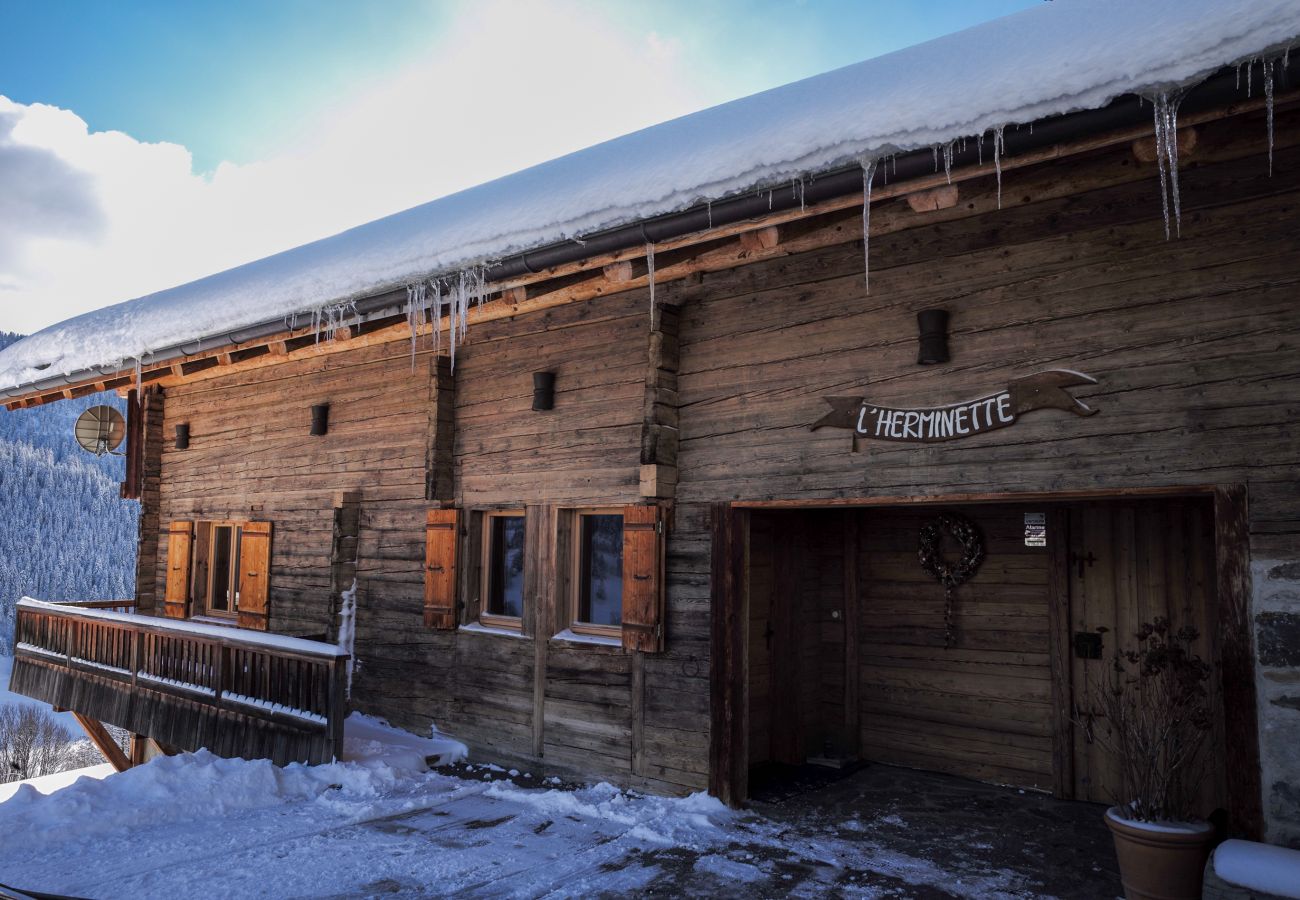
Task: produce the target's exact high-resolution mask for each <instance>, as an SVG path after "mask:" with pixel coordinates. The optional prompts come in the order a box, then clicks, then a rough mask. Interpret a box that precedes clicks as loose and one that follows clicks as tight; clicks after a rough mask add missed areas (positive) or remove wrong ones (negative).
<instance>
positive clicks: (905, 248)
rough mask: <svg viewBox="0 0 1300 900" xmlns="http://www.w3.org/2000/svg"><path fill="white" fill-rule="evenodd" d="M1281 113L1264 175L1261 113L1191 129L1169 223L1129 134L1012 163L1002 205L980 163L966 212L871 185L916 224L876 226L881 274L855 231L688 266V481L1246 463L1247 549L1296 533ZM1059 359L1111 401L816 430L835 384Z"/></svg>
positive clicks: (1204, 468)
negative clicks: (878, 434) (941, 430)
mask: <svg viewBox="0 0 1300 900" xmlns="http://www.w3.org/2000/svg"><path fill="white" fill-rule="evenodd" d="M1278 123H1279V124H1278V135H1279V140H1278V146H1277V150H1276V152H1275V158H1274V174H1273V176H1272V177H1271V178H1270V177H1269V174H1268V162H1267V159H1266V157H1265V156H1264V155H1263V152H1262V151H1263V141H1264V136H1265V128H1264V124H1263V122H1262V121H1261V120H1259V119H1257V118H1255V117H1242V118H1241V119H1236V120H1232V121H1229V122H1221V123H1216V124H1213V125H1210V126H1206V127H1204V128H1203V129H1202V134H1201V138H1200V143H1199V144H1198V148H1199V149H1198V151H1197V153H1196V154H1195V156H1194V158H1193V159H1191V160H1188V161H1186V162H1185V168H1184V169H1183V171H1182V173H1181V190H1182V200H1183V218H1182V237H1181V238H1179V239H1176V240H1166V239H1165V236H1164V230H1163V226H1162V220H1161V208H1160V198H1159V185H1158V177H1157V174H1156V171H1155V169H1154V167H1151V166H1144V165H1141V164H1139V163H1137V162H1136V161H1135V158H1134V156H1133V154H1132V153H1131V151H1130V150H1129V149H1128V148H1126V147H1120V148H1115V149H1112V150H1108V151H1100V152H1097V153H1093V154H1089V155H1087V156H1086V157H1080V158H1073V159H1069V160H1062V161H1058V162H1055V163H1052V164H1050V165H1045V166H1040V167H1035V168H1032V169H1026V170H1021V171H1017V172H1015V173H1013V174H1011V175H1009V176H1008V178H1006V179H1004V182H1003V189H1004V193H1005V194H1006V195H1007V197H1008V198H1014V201H1012V200H1011V199H1009V200H1008V204H1007V208H1004V209H1003V210H1001V211H996V210H994V209H993V199H992V196H993V192H994V191H995V190H996V188H995V185H994V184H993V182H992V180H991V179H988V180H986V181H974V182H970V183H964V184H963V185H962V187H961V190H962V201H963V202H962V203H960V204H958V207H956V208H954V209H953V210H948V211H941V212H936V213H914V212H911V211H910V209H908V208H907V207H906V205H905V203H904V201H902V200H898V201H890V202H887V203H885V204H882V206H881V208H880V209H879V210H878V211H879V213H880V215H877V214H876V213H877V211H873V214H872V222H873V227H874V226H875V223H876V222H877V221H878V220H881V221H883V219H884V217H885V216H890V217H892V218H893V219H895V220H896V219H899V218H902V217H911V221H914V222H915V226H914V227H911V228H907V229H906V230H899V231H894V232H892V233H888V234H879V235H876V236H875V237H873V239H872V241H871V289H870V292H869V293H868V292H867V291H866V290H865V289H864V286H863V261H862V253H861V249H862V248H861V246H860V245H853V244H845V245H841V246H835V247H830V248H827V249H824V250H818V251H813V252H808V253H805V254H801V255H798V256H792V257H789V258H785V259H781V260H774V261H768V262H763V263H758V264H754V265H752V266H747V267H743V268H739V269H733V270H729V271H725V272H717V273H709V274H706V275H704V276H703V278H702V279H700V281H699V283H698V284H688V285H684V286H682V287H681V288H680V291H681V292H682V293H683V294H685V295H686V297H685V305H684V306H683V307H682V317H683V320H682V327H681V368H680V372H679V378H678V391H679V395H680V399H681V404H682V415H681V436H680V446H679V466H680V471H681V476H680V479H681V480H680V483H679V485H678V491H677V497H678V501H679V502H680V503H682V504H688V503H696V502H699V503H705V502H708V501H710V500H719V499H744V500H765V499H778V498H781V499H807V500H811V499H818V498H839V497H870V496H897V495H904V496H912V495H919V496H926V495H929V496H936V495H942V494H945V493H951V492H1003V491H1005V492H1016V491H1031V490H1034V491H1055V490H1095V489H1105V488H1111V489H1114V488H1128V487H1150V486H1152V485H1179V484H1183V485H1196V484H1204V483H1207V482H1211V483H1249V484H1250V495H1251V496H1250V517H1251V522H1250V528H1251V544H1252V550H1253V552H1254V553H1255V554H1256V555H1258V556H1262V557H1265V558H1277V557H1283V556H1287V555H1288V554H1289V553H1290V552H1291V550H1292V548H1293V547H1294V541H1295V539H1296V535H1297V533H1300V527H1298V525H1297V523H1298V522H1300V491H1298V490H1297V489H1296V485H1295V481H1294V473H1293V465H1294V460H1295V459H1296V458H1297V457H1300V431H1297V429H1296V428H1295V427H1294V424H1293V423H1294V421H1295V418H1296V414H1297V406H1296V400H1295V397H1296V387H1295V386H1296V383H1297V380H1298V379H1300V305H1297V304H1296V303H1295V297H1296V292H1297V290H1298V289H1300V269H1297V267H1296V264H1295V260H1296V258H1297V253H1298V252H1300V231H1297V229H1294V228H1291V227H1288V223H1290V222H1291V221H1293V219H1294V217H1295V215H1296V209H1297V203H1298V202H1300V148H1297V147H1296V146H1295V145H1296V143H1297V141H1298V140H1300V127H1298V125H1300V122H1298V120H1297V115H1296V113H1294V112H1290V113H1287V114H1285V115H1281V116H1279V119H1278ZM1067 187H1068V188H1070V189H1071V192H1070V193H1068V195H1065V196H1062V192H1063V191H1064V190H1065V188H1067ZM1040 197H1042V198H1043V199H1039V198H1040ZM1012 202H1014V204H1015V205H1014V206H1012V205H1011V204H1012ZM843 227H844V231H845V233H846V234H853V229H854V227H855V226H854V225H853V223H852V222H851V221H846V222H845V223H844V226H843ZM856 234H857V235H860V234H861V231H860V230H858V231H857V232H856ZM931 306H941V307H943V308H945V309H947V310H948V311H949V313H950V315H951V351H952V361H951V362H950V363H947V364H944V365H935V366H919V365H917V363H916V353H917V329H916V318H915V315H916V312H917V311H918V310H920V309H925V308H928V307H931ZM1052 367H1065V368H1073V369H1079V370H1082V371H1085V372H1088V373H1089V374H1091V375H1094V376H1096V377H1097V378H1099V379H1100V384H1099V385H1097V386H1096V387H1090V388H1085V389H1078V390H1076V391H1074V393H1076V394H1077V395H1078V396H1080V397H1081V398H1083V399H1086V400H1087V401H1088V402H1089V403H1091V404H1094V405H1095V406H1096V407H1097V408H1098V409H1099V410H1100V411H1101V412H1100V414H1098V415H1096V416H1093V417H1091V418H1077V417H1073V416H1069V415H1067V414H1064V413H1059V412H1055V411H1040V412H1034V413H1030V414H1028V415H1026V416H1025V417H1024V419H1023V420H1022V421H1020V422H1018V423H1017V424H1016V425H1015V426H1014V427H1013V428H1011V429H1007V430H1004V431H997V432H991V433H987V434H984V435H977V436H973V437H970V438H966V439H963V440H960V441H955V442H952V443H947V444H937V445H924V446H917V445H908V444H882V443H878V442H870V441H863V442H862V443H861V445H860V448H859V450H858V452H856V453H855V452H853V450H852V446H851V439H850V437H849V434H848V433H847V432H846V431H844V430H841V429H833V428H827V429H822V430H820V431H817V432H809V430H808V426H809V424H810V423H812V422H813V421H815V420H816V419H817V418H819V417H820V416H821V415H822V414H823V413H824V412H825V411H826V410H827V409H828V407H827V406H826V405H825V404H824V403H823V402H822V400H821V398H822V397H823V396H833V395H839V396H845V395H849V396H852V395H857V394H858V393H862V394H863V395H868V396H870V397H871V398H872V399H874V400H876V401H879V402H881V403H882V404H892V405H895V406H915V405H928V404H943V403H948V402H953V401H958V400H963V399H969V398H974V397H977V396H980V395H981V394H983V393H987V392H989V391H991V390H995V389H998V388H1000V387H1002V386H1004V385H1005V384H1006V382H1007V380H1008V379H1010V378H1015V377H1017V376H1021V375H1026V374H1029V373H1032V372H1035V371H1039V370H1041V369H1046V368H1052ZM738 461H743V464H741V463H740V462H738Z"/></svg>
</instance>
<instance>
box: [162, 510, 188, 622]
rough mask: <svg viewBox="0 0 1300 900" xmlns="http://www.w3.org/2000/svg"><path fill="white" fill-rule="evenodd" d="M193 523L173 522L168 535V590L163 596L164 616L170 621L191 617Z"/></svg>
mask: <svg viewBox="0 0 1300 900" xmlns="http://www.w3.org/2000/svg"><path fill="white" fill-rule="evenodd" d="M193 540H194V523H193V522H172V524H171V528H170V529H169V531H168V533H167V589H166V591H165V593H164V594H163V615H165V616H167V617H168V618H170V619H185V618H188V617H189V612H190V611H189V605H190V545H191V543H192V542H193Z"/></svg>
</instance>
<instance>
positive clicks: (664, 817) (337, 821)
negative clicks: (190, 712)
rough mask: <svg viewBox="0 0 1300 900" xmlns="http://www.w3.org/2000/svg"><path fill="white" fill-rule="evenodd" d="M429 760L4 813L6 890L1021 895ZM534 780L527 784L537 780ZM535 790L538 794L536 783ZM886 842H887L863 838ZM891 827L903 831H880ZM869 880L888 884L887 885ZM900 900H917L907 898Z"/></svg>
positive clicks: (843, 848) (808, 841) (751, 821)
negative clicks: (451, 770)
mask: <svg viewBox="0 0 1300 900" xmlns="http://www.w3.org/2000/svg"><path fill="white" fill-rule="evenodd" d="M430 747H434V748H435V749H437V751H438V752H442V753H446V752H448V751H451V752H452V755H454V752H455V750H456V747H455V745H454V742H451V741H449V740H448V739H445V738H442V737H441V736H439V737H437V738H435V739H433V740H432V741H427V740H425V739H421V738H414V737H412V736H410V735H407V734H405V733H403V732H397V731H395V730H393V729H390V728H388V727H386V726H385V725H384V724H383V723H381V722H378V721H376V720H373V719H366V718H363V717H360V716H356V715H354V716H353V717H351V718H350V719H349V720H348V738H347V750H346V755H347V759H346V760H345V761H343V762H338V763H333V764H330V765H323V766H315V767H308V766H301V765H291V766H287V767H284V768H277V767H276V766H273V765H271V764H270V763H269V762H266V761H246V760H227V759H221V758H219V757H216V756H213V755H212V754H210V753H207V752H205V751H200V752H198V753H193V754H184V755H181V756H177V757H171V758H160V759H155V760H153V761H152V762H150V763H149V764H147V765H145V766H141V767H138V768H135V769H132V770H130V771H127V772H124V773H121V774H115V775H112V776H110V777H108V778H105V779H104V780H102V781H95V780H90V779H82V780H80V781H78V782H76V783H75V784H72V785H70V786H68V787H65V788H63V789H62V790H59V791H56V792H54V793H52V794H50V795H49V796H43V795H42V794H40V793H38V791H37V790H35V789H34V788H32V787H30V786H23V787H22V788H20V789H19V790H18V792H16V793H15V794H14V796H13V797H11V798H10V799H9V800H7V801H5V802H3V803H0V834H3V835H5V836H6V837H5V839H4V840H3V841H0V881H3V882H4V883H6V884H10V885H12V886H14V887H16V888H19V889H27V890H39V891H46V892H58V893H64V894H71V895H75V896H93V897H96V898H106V900H107V898H114V897H132V898H149V897H174V896H189V895H195V894H199V895H202V896H204V897H249V896H274V897H358V896H373V895H380V894H383V895H396V896H429V895H447V894H460V895H464V896H470V897H474V896H493V897H498V896H505V897H541V896H575V897H576V896H584V897H585V896H590V895H593V894H596V893H601V892H612V893H626V892H631V891H637V890H642V889H646V888H649V887H655V888H656V889H658V890H661V891H663V892H666V893H668V894H669V895H677V894H681V893H684V892H690V893H700V894H710V895H713V894H731V895H742V894H747V893H748V892H750V891H752V890H757V891H758V893H761V894H768V893H771V892H772V891H773V890H779V891H780V892H782V893H784V892H787V891H792V892H794V893H795V894H796V895H798V894H801V893H802V894H806V895H810V896H811V895H818V894H821V893H824V892H825V891H826V890H828V889H832V888H834V889H836V890H838V891H839V892H841V893H847V894H850V895H855V896H866V897H874V896H882V895H885V894H882V893H881V892H880V891H879V889H878V888H875V887H871V885H879V884H882V883H886V882H881V881H879V880H875V878H876V876H878V877H879V878H884V879H886V880H887V883H888V884H890V885H892V886H895V887H894V888H891V890H890V891H889V893H888V894H887V896H913V894H912V893H910V892H907V891H908V886H913V887H918V888H920V889H921V890H923V891H931V888H930V887H929V886H942V888H943V889H944V892H941V893H935V892H933V891H931V892H930V893H925V894H924V895H925V896H958V897H993V898H998V897H1011V896H1026V893H1025V892H1024V891H1023V890H1021V887H1022V885H1021V882H1020V879H1019V877H1018V876H1016V875H1014V874H1012V873H1010V872H1006V871H988V872H982V873H979V874H977V875H974V876H972V875H970V874H969V873H964V874H962V875H954V874H953V872H951V871H948V870H946V869H945V868H944V865H943V864H942V863H941V862H939V861H935V860H926V859H918V858H914V857H911V856H908V855H907V854H904V853H899V852H896V851H890V850H886V849H884V847H883V845H882V844H879V843H872V842H870V841H868V842H866V843H864V842H863V840H862V837H861V835H851V836H849V837H847V838H846V837H844V836H841V834H840V832H839V831H837V829H836V827H835V826H834V824H833V823H823V824H824V825H825V826H826V827H824V828H819V830H815V831H806V832H804V833H801V834H793V833H791V831H790V829H789V827H788V825H787V824H785V823H779V822H775V821H772V820H769V819H765V818H763V817H761V816H757V815H754V814H741V813H736V812H732V811H730V810H727V809H726V808H725V807H723V806H722V805H721V804H720V803H719V802H718V801H717V800H715V799H713V798H711V797H708V796H706V795H704V794H695V795H692V796H690V797H686V798H677V799H671V798H662V797H653V796H645V795H641V794H638V793H635V792H630V791H624V790H620V789H618V788H615V787H612V786H610V785H608V784H596V785H587V786H582V787H577V788H576V789H571V788H567V787H566V788H546V787H543V788H528V787H522V786H520V785H518V784H515V783H512V782H511V781H507V780H501V779H502V778H503V777H504V773H501V772H500V769H499V768H498V767H488V766H484V767H478V768H473V767H467V768H462V769H460V770H459V772H460V774H458V775H451V774H441V773H437V772H429V771H427V770H425V769H424V767H423V764H422V755H423V753H424V752H425V751H426V750H429V749H430ZM523 777H525V778H527V777H529V776H527V773H525V775H524V776H523ZM535 780H536V779H534V781H535ZM874 827H876V826H875V825H874V824H872V823H868V824H867V825H865V826H864V825H862V824H861V823H859V829H863V828H866V829H868V830H869V829H871V828H874ZM885 827H888V826H885ZM873 873H874V874H873ZM898 886H902V887H901V888H898Z"/></svg>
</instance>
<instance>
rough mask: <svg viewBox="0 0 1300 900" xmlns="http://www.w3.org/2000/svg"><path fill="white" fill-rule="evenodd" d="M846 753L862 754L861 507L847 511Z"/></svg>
mask: <svg viewBox="0 0 1300 900" xmlns="http://www.w3.org/2000/svg"><path fill="white" fill-rule="evenodd" d="M843 515H844V598H843V606H844V611H843V617H844V618H843V622H844V748H843V749H844V752H846V753H847V754H848V755H849V756H850V758H853V759H856V758H858V757H859V756H860V755H861V754H862V670H861V669H860V668H859V667H858V653H859V648H860V645H861V637H862V630H861V621H862V617H861V609H862V596H861V594H860V592H859V590H858V555H859V553H860V552H861V548H860V545H859V541H858V520H859V516H860V515H861V513H859V512H858V511H857V510H852V509H849V510H845V511H844V514H843Z"/></svg>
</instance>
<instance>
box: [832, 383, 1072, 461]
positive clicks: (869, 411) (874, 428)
mask: <svg viewBox="0 0 1300 900" xmlns="http://www.w3.org/2000/svg"><path fill="white" fill-rule="evenodd" d="M1096 383H1097V379H1095V378H1093V377H1092V376H1091V375H1084V374H1083V373H1082V372H1074V371H1071V370H1069V369H1049V370H1048V371H1046V372H1039V373H1037V374H1035V375H1027V376H1026V377H1024V378H1017V379H1015V380H1014V381H1011V382H1009V383H1008V384H1007V386H1006V388H1005V389H1004V390H1001V391H998V392H997V393H996V394H989V395H988V396H985V397H980V398H979V399H978V400H968V401H966V402H965V403H953V404H950V405H948V406H937V407H929V408H919V409H897V408H894V407H890V406H878V405H876V404H874V403H871V402H869V401H867V400H866V399H864V398H862V397H824V398H823V399H824V400H825V401H826V402H827V403H829V404H830V406H831V411H830V412H828V413H827V414H826V415H824V416H822V417H821V418H820V419H818V420H817V421H816V422H814V423H813V425H812V430H813V431H816V430H817V429H818V428H849V429H852V430H853V433H854V436H855V437H864V438H874V439H876V440H880V441H897V442H903V443H924V444H931V443H937V442H939V441H954V440H957V439H959V438H964V437H970V436H971V435H974V434H983V433H984V432H986V431H994V430H996V429H998V428H1006V427H1007V426H1008V425H1014V424H1015V422H1016V420H1017V419H1018V418H1019V417H1020V416H1021V415H1023V414H1024V413H1027V412H1030V411H1032V410H1035V409H1060V410H1065V411H1066V412H1072V413H1074V414H1075V415H1079V416H1091V415H1093V414H1094V413H1096V412H1097V410H1095V409H1093V408H1092V407H1091V406H1089V405H1088V404H1086V403H1084V402H1083V401H1082V400H1079V399H1077V398H1075V397H1073V396H1071V395H1070V394H1069V392H1067V391H1066V390H1065V389H1066V388H1068V387H1078V386H1081V385H1088V384H1096Z"/></svg>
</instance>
